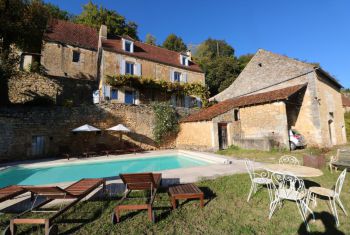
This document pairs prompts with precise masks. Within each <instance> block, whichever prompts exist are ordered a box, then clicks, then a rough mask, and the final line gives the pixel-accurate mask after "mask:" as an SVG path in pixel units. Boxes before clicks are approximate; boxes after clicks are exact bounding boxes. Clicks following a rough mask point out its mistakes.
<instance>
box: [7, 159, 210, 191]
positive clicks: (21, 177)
mask: <svg viewBox="0 0 350 235" xmlns="http://www.w3.org/2000/svg"><path fill="white" fill-rule="evenodd" d="M208 164H209V162H206V161H201V160H197V159H194V158H190V157H185V156H181V155H174V156H160V157H145V158H135V159H125V160H112V161H111V160H107V161H103V162H100V161H99V162H90V163H73V164H69V163H68V164H64V165H63V164H62V165H57V166H46V167H35V168H34V167H20V166H15V167H10V168H7V169H5V170H2V171H0V187H5V186H8V185H13V184H18V185H44V184H53V183H62V182H72V181H77V180H80V179H82V178H105V177H116V176H118V175H119V174H120V173H137V172H153V171H162V170H170V169H177V168H185V167H195V166H205V165H208Z"/></svg>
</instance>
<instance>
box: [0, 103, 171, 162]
mask: <svg viewBox="0 0 350 235" xmlns="http://www.w3.org/2000/svg"><path fill="white" fill-rule="evenodd" d="M120 123H122V124H124V125H125V126H127V127H128V128H129V129H131V130H132V132H131V133H129V134H124V135H123V139H124V141H127V142H129V143H133V144H136V145H137V146H139V147H141V148H143V149H155V148H157V147H158V146H156V144H155V142H154V141H153V133H152V131H153V126H154V113H153V109H152V107H150V106H145V105H139V106H136V105H124V104H104V105H84V106H79V107H72V108H67V107H58V106H54V107H29V106H22V107H11V108H2V109H0V130H1V135H0V156H1V157H0V161H13V160H24V159H34V158H42V157H56V156H57V157H60V155H59V153H62V152H65V151H69V152H71V153H73V156H74V154H79V153H81V152H83V151H87V150H94V149H95V148H96V147H98V145H105V146H107V148H110V149H118V148H121V147H123V146H122V143H121V142H120V141H119V134H118V133H113V132H110V131H102V133H98V134H96V133H76V134H73V133H72V132H71V130H72V129H73V128H76V127H78V126H81V125H84V124H90V125H93V126H95V127H98V128H100V129H106V128H109V127H111V126H114V125H117V124H120ZM37 138H39V139H40V138H42V139H41V140H42V141H43V143H44V144H43V147H42V149H41V150H40V149H39V150H40V151H38V150H37V149H34V148H35V147H33V146H34V145H35V141H37ZM161 147H164V148H173V147H175V144H174V140H173V139H168V141H166V143H164V145H162V146H161Z"/></svg>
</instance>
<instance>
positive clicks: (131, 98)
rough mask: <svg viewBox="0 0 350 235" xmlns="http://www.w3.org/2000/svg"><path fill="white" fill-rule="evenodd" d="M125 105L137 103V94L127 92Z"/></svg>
mask: <svg viewBox="0 0 350 235" xmlns="http://www.w3.org/2000/svg"><path fill="white" fill-rule="evenodd" d="M124 102H125V104H134V103H135V92H133V91H128V90H125V101H124Z"/></svg>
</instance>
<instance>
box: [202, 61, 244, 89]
mask: <svg viewBox="0 0 350 235" xmlns="http://www.w3.org/2000/svg"><path fill="white" fill-rule="evenodd" d="M202 69H203V70H204V72H205V83H206V84H207V85H208V87H209V91H210V95H211V96H214V95H216V94H217V93H219V92H221V91H223V90H224V89H225V88H227V87H228V86H229V85H231V83H232V82H233V81H234V80H235V79H236V78H237V76H238V75H239V73H240V67H239V63H238V61H237V60H236V59H235V58H234V57H232V56H230V57H223V56H221V57H217V58H214V59H206V61H205V62H204V61H202Z"/></svg>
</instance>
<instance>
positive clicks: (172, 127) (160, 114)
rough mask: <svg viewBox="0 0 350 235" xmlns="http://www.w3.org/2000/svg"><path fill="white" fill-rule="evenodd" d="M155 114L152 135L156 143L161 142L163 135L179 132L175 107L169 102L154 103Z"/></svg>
mask: <svg viewBox="0 0 350 235" xmlns="http://www.w3.org/2000/svg"><path fill="white" fill-rule="evenodd" d="M152 107H153V110H154V114H155V123H154V128H153V136H154V139H155V142H156V143H157V144H160V143H162V140H163V139H164V137H166V136H169V135H172V134H177V133H178V132H179V122H178V117H177V113H176V111H175V109H174V108H173V107H172V106H170V104H169V103H164V102H162V103H154V104H153V105H152Z"/></svg>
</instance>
